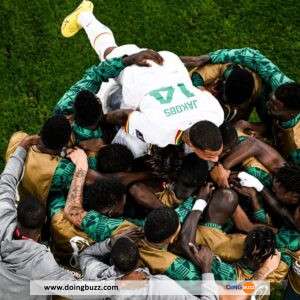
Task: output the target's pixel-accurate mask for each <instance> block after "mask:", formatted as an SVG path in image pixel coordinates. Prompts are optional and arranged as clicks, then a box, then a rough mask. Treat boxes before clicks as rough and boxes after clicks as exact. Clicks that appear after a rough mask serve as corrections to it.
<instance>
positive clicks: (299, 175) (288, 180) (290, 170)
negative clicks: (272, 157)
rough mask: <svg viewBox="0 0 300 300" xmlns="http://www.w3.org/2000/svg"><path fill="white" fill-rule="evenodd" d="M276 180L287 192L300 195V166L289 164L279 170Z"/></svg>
mask: <svg viewBox="0 0 300 300" xmlns="http://www.w3.org/2000/svg"><path fill="white" fill-rule="evenodd" d="M275 178H276V179H277V180H278V181H279V182H280V183H281V184H282V185H283V186H284V188H285V189H286V190H287V191H290V192H296V193H299V194H300V166H297V165H293V164H290V165H288V164H287V165H285V166H283V167H281V168H280V169H278V171H277V173H276V174H275Z"/></svg>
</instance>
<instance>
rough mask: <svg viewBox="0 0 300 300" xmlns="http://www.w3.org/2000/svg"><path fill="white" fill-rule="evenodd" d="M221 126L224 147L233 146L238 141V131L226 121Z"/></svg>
mask: <svg viewBox="0 0 300 300" xmlns="http://www.w3.org/2000/svg"><path fill="white" fill-rule="evenodd" d="M219 128H220V132H221V135H222V140H223V145H224V147H226V148H231V147H233V146H235V145H236V144H237V143H238V140H239V138H238V134H237V131H236V129H235V128H234V127H233V126H232V125H231V124H230V123H229V122H224V123H223V124H222V125H221V126H220V127H219Z"/></svg>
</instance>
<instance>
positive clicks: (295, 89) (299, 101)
mask: <svg viewBox="0 0 300 300" xmlns="http://www.w3.org/2000/svg"><path fill="white" fill-rule="evenodd" d="M275 97H276V99H278V100H279V101H281V102H282V103H284V105H285V106H286V107H287V108H288V109H292V110H299V109H300V84H299V83H296V82H289V83H286V84H283V85H281V86H280V87H278V88H277V89H276V90H275Z"/></svg>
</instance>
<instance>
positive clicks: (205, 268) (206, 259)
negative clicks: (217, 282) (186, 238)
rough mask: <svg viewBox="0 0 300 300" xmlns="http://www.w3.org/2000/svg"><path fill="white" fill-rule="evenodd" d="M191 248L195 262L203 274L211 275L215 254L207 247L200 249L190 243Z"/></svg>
mask: <svg viewBox="0 0 300 300" xmlns="http://www.w3.org/2000/svg"><path fill="white" fill-rule="evenodd" d="M189 247H190V249H191V253H192V255H193V257H194V260H195V261H197V263H198V265H199V267H200V268H201V270H202V273H210V271H211V264H212V261H213V258H214V254H213V252H212V251H211V250H210V249H209V248H208V247H206V246H201V248H199V247H198V246H196V245H195V244H193V243H189Z"/></svg>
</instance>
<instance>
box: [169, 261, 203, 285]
mask: <svg viewBox="0 0 300 300" xmlns="http://www.w3.org/2000/svg"><path fill="white" fill-rule="evenodd" d="M165 275H167V276H169V277H170V278H172V279H174V280H200V279H201V272H200V270H199V269H198V268H197V267H196V266H195V265H194V264H193V263H192V262H191V261H189V260H187V259H185V258H182V257H177V258H176V259H175V260H174V262H173V263H172V264H171V265H170V266H169V268H168V269H167V270H166V271H165Z"/></svg>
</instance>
